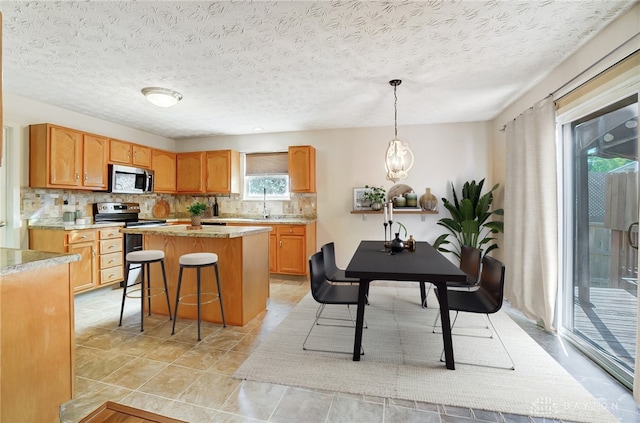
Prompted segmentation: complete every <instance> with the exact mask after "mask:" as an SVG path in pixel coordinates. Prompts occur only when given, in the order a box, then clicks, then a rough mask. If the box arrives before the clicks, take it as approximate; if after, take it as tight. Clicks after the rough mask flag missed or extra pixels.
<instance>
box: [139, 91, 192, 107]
mask: <svg viewBox="0 0 640 423" xmlns="http://www.w3.org/2000/svg"><path fill="white" fill-rule="evenodd" d="M141 91H142V94H143V95H144V96H145V97H146V98H147V100H149V102H150V103H151V104H153V105H156V106H158V107H171V106H175V105H176V104H177V103H178V101H180V100H182V94H180V93H179V92H177V91H173V90H170V89H168V88H160V87H146V88H143V89H142V90H141Z"/></svg>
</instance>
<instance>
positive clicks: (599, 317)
mask: <svg viewBox="0 0 640 423" xmlns="http://www.w3.org/2000/svg"><path fill="white" fill-rule="evenodd" d="M637 307H638V306H637V298H636V296H635V295H633V294H632V293H630V292H628V291H626V290H624V289H620V288H593V287H592V288H590V303H589V304H580V303H579V302H577V301H576V303H575V313H574V319H575V321H574V327H575V329H576V332H580V333H582V334H583V335H584V336H585V337H587V339H591V340H593V342H595V343H596V344H598V345H599V346H600V347H601V348H603V349H604V350H605V351H607V352H608V353H610V354H612V355H613V356H618V357H619V359H620V361H621V362H622V363H623V364H625V365H627V366H629V367H630V368H633V367H634V359H635V354H636V320H637V319H636V316H637V312H638V309H637Z"/></svg>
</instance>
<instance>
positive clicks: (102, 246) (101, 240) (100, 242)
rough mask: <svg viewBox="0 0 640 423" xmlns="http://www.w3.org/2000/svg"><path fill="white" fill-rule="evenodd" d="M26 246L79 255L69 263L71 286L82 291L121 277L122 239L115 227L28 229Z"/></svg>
mask: <svg viewBox="0 0 640 423" xmlns="http://www.w3.org/2000/svg"><path fill="white" fill-rule="evenodd" d="M29 248H30V249H33V250H42V251H54V252H64V253H75V254H79V255H80V257H81V259H80V261H76V262H73V263H71V285H72V287H73V290H74V292H83V291H88V290H92V289H96V288H99V287H101V286H103V285H105V284H113V283H117V282H120V281H122V280H123V276H124V265H123V238H122V234H121V233H120V228H119V227H117V226H113V227H108V228H100V229H98V230H96V229H80V230H69V231H66V230H59V229H37V228H31V229H29Z"/></svg>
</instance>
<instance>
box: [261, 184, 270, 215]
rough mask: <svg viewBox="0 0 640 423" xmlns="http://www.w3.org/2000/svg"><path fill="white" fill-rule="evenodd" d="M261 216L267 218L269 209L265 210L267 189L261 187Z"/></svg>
mask: <svg viewBox="0 0 640 423" xmlns="http://www.w3.org/2000/svg"><path fill="white" fill-rule="evenodd" d="M262 195H263V200H262V218H263V219H267V218H268V217H269V210H267V189H266V188H262Z"/></svg>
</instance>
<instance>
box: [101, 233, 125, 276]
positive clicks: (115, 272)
mask: <svg viewBox="0 0 640 423" xmlns="http://www.w3.org/2000/svg"><path fill="white" fill-rule="evenodd" d="M122 250H123V242H122V234H121V233H120V230H119V229H118V228H105V229H99V230H98V254H99V256H98V269H99V272H100V274H99V278H98V280H97V281H96V282H97V283H98V284H99V285H105V284H110V283H115V282H121V281H122V280H124V267H123V259H124V257H123V252H122Z"/></svg>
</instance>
